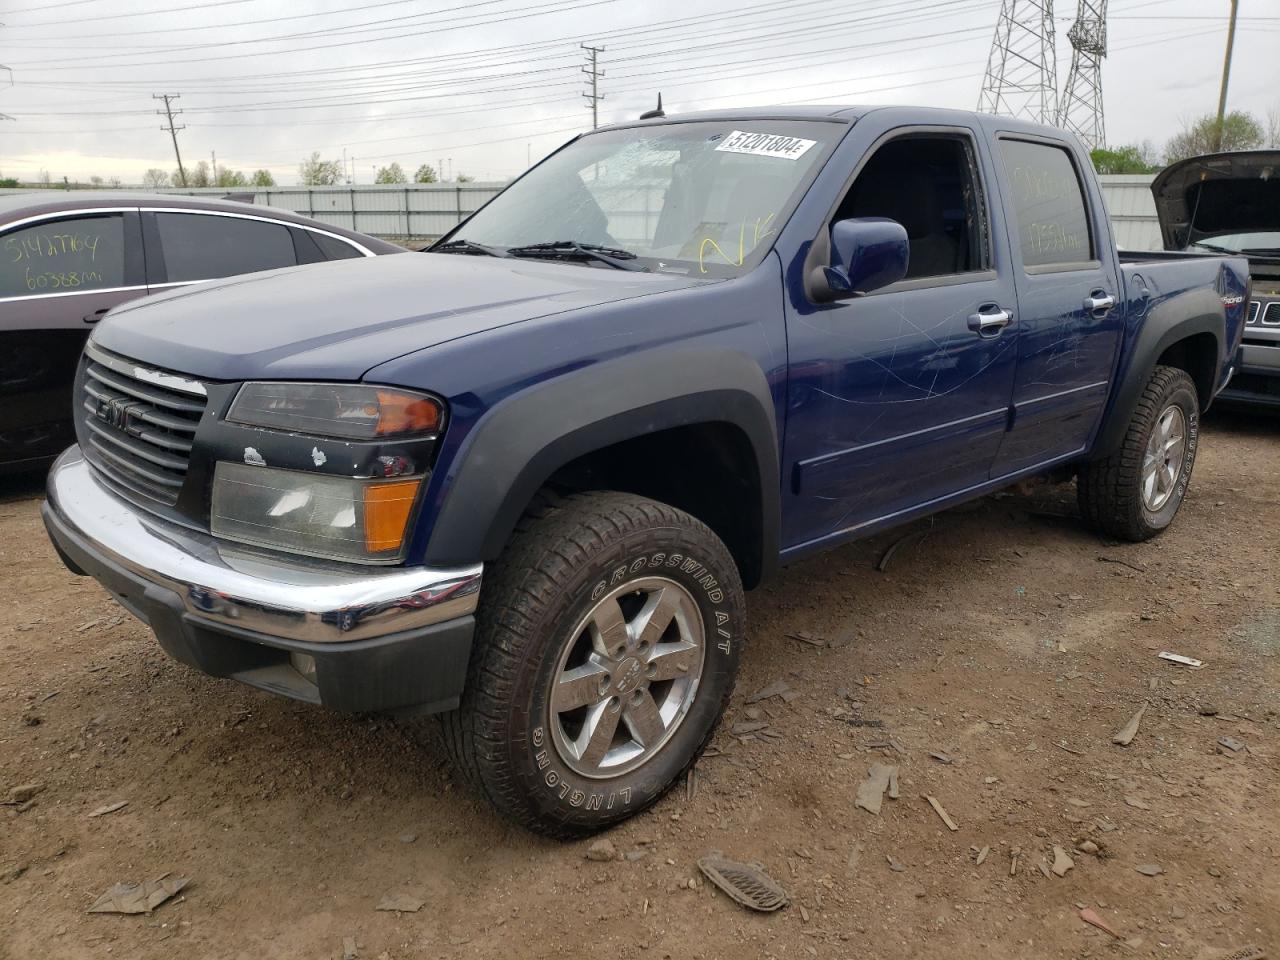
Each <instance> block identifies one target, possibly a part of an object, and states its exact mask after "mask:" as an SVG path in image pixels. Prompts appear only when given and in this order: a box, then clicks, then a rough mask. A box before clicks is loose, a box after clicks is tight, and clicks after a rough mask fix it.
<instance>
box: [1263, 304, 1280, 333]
mask: <svg viewBox="0 0 1280 960" xmlns="http://www.w3.org/2000/svg"><path fill="white" fill-rule="evenodd" d="M1262 322H1263V323H1264V324H1266V325H1267V326H1268V327H1280V300H1273V301H1272V302H1271V303H1268V304H1267V308H1266V310H1265V311H1264V312H1263V314H1262Z"/></svg>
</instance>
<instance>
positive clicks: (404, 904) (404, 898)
mask: <svg viewBox="0 0 1280 960" xmlns="http://www.w3.org/2000/svg"><path fill="white" fill-rule="evenodd" d="M426 902H427V901H425V900H419V899H418V898H417V897H415V896H413V895H412V894H408V893H388V894H387V895H386V896H385V897H383V898H382V899H381V900H379V901H378V906H377V907H376V908H375V909H378V910H383V911H386V912H387V913H417V912H418V911H419V910H421V909H422V908H423V907H424V906H425V905H426Z"/></svg>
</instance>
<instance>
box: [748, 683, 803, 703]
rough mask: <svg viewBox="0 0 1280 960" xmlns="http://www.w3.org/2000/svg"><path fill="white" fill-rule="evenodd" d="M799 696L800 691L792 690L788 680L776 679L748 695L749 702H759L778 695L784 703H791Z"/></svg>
mask: <svg viewBox="0 0 1280 960" xmlns="http://www.w3.org/2000/svg"><path fill="white" fill-rule="evenodd" d="M798 696H800V694H799V692H797V691H795V690H792V689H791V687H790V686H789V685H788V684H787V681H785V680H775V681H773V683H771V684H769V685H768V686H767V687H764V688H762V689H760V690H757V691H756V692H755V693H753V694H752V695H751V696H749V697H747V703H759V702H760V701H761V700H768V699H769V698H771V697H778V698H779V699H781V700H782V701H783V702H784V703H790V702H791V701H792V700H794V699H795V698H796V697H798Z"/></svg>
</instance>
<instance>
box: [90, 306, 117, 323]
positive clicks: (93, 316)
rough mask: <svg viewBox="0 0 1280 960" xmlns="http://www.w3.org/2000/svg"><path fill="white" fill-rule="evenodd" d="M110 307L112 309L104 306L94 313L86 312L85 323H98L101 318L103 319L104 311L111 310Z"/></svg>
mask: <svg viewBox="0 0 1280 960" xmlns="http://www.w3.org/2000/svg"><path fill="white" fill-rule="evenodd" d="M110 309H111V308H110V307H103V308H102V309H101V310H95V311H93V313H86V314H85V315H84V322H85V323H97V322H98V321H99V320H101V319H102V315H103V314H104V313H106V312H107V311H108V310H110Z"/></svg>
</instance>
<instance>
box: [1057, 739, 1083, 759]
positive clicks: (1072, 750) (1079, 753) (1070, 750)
mask: <svg viewBox="0 0 1280 960" xmlns="http://www.w3.org/2000/svg"><path fill="white" fill-rule="evenodd" d="M1053 745H1054V746H1055V747H1057V748H1058V749H1059V750H1065V751H1067V753H1074V754H1075V755H1076V756H1077V757H1083V756H1084V751H1083V750H1077V749H1076V748H1075V747H1068V746H1067V745H1066V743H1065V742H1063V741H1061V740H1054V741H1053Z"/></svg>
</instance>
